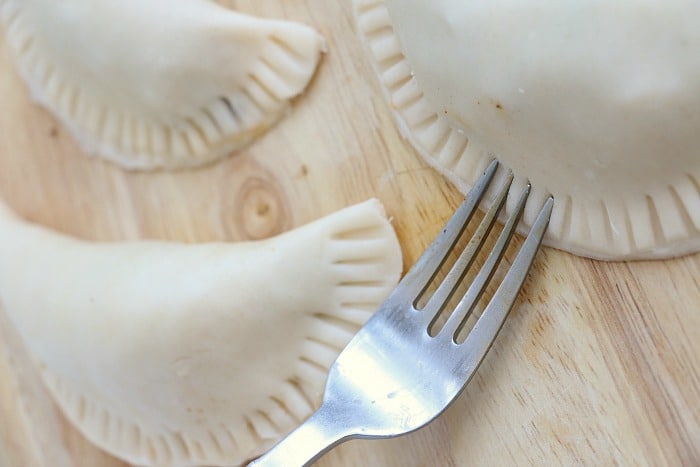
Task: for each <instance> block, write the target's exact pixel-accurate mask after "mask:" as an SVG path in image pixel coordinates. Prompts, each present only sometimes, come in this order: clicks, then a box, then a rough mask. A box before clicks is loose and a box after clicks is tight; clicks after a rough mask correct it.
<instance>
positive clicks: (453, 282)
mask: <svg viewBox="0 0 700 467" xmlns="http://www.w3.org/2000/svg"><path fill="white" fill-rule="evenodd" d="M512 183H513V173H512V172H509V173H508V177H507V179H506V181H505V183H503V186H502V187H501V191H500V192H499V193H498V195H497V196H496V199H495V200H494V201H493V203H492V204H491V206H490V207H489V209H488V211H487V212H486V214H485V215H484V218H483V219H482V220H481V222H480V223H479V226H478V227H477V229H476V231H475V232H474V234H473V235H472V238H471V239H470V240H469V243H468V244H467V246H466V247H464V250H463V251H462V252H461V253H460V255H459V257H458V258H457V260H456V261H455V263H454V265H453V266H452V268H451V269H450V271H449V272H448V273H447V276H446V277H445V278H444V279H443V281H442V282H441V283H440V285H439V286H438V288H437V290H435V292H434V293H433V295H432V296H431V297H430V300H429V301H428V303H427V304H426V305H425V307H424V308H423V310H422V311H423V313H424V317H423V319H424V320H425V321H426V326H432V325H433V323H434V322H435V321H436V320H437V319H438V317H439V316H440V312H441V311H442V310H443V309H444V307H445V305H446V304H447V302H448V301H449V300H450V298H451V297H452V295H454V293H455V291H456V290H457V287H458V286H459V284H460V283H461V281H462V278H463V277H464V275H465V274H466V272H467V269H469V268H470V267H471V265H472V263H473V262H474V259H475V258H476V254H477V252H478V251H479V250H480V249H481V247H482V246H483V244H484V242H485V241H486V238H487V237H488V235H489V232H490V231H491V229H492V228H493V226H494V225H495V224H496V220H497V219H498V213H499V212H500V211H501V209H502V208H503V206H504V204H505V201H506V197H507V196H508V190H510V186H511V184H512ZM428 323H429V324H428Z"/></svg>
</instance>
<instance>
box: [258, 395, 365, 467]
mask: <svg viewBox="0 0 700 467" xmlns="http://www.w3.org/2000/svg"><path fill="white" fill-rule="evenodd" d="M342 420H343V417H342V416H339V414H336V413H334V411H333V410H332V408H331V407H330V406H329V405H327V404H322V405H321V407H319V409H318V410H317V411H316V412H314V413H313V414H312V415H311V416H310V417H309V418H307V419H306V421H304V423H302V424H301V425H299V427H297V428H296V429H294V431H292V432H291V433H289V434H288V435H287V436H286V437H285V438H283V439H282V440H281V441H280V442H278V443H277V444H276V445H274V446H273V447H272V449H270V450H269V451H268V452H266V453H265V454H263V455H262V456H261V457H259V458H257V459H256V460H254V461H253V462H251V463H249V464H248V466H247V467H299V466H308V465H310V464H311V463H313V462H314V461H316V460H317V459H318V458H319V457H321V456H322V455H323V454H324V453H326V452H327V451H329V450H330V449H332V448H333V447H335V446H337V445H338V444H340V443H342V442H343V441H346V440H348V439H350V437H351V435H352V432H351V431H350V430H348V429H347V428H344V427H342V426H341V424H339V423H338V422H339V421H342Z"/></svg>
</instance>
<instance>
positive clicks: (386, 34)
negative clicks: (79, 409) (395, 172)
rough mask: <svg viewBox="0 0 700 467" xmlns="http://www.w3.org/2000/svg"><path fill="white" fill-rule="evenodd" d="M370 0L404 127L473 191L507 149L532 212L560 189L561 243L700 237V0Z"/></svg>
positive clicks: (557, 241) (681, 245)
mask: <svg viewBox="0 0 700 467" xmlns="http://www.w3.org/2000/svg"><path fill="white" fill-rule="evenodd" d="M355 3H356V11H357V17H358V18H357V19H358V28H359V30H360V33H361V36H362V37H363V38H364V40H365V42H366V43H367V45H368V49H369V51H370V54H371V56H372V58H373V60H374V63H375V65H376V69H377V71H378V74H379V76H380V80H381V83H382V86H383V88H384V90H385V92H386V97H387V99H388V101H389V102H390V105H391V108H392V110H393V111H394V112H395V115H396V117H397V121H398V122H399V126H400V129H401V131H402V133H403V134H404V135H405V136H406V137H407V138H408V139H409V140H410V141H411V143H412V144H413V145H414V146H415V148H416V149H417V150H418V152H419V153H420V154H421V155H422V156H423V157H424V158H425V159H426V161H428V163H429V164H431V165H432V166H434V167H435V168H436V169H437V170H439V171H440V172H441V173H443V174H445V175H446V176H447V177H448V178H449V179H450V180H451V181H452V182H453V183H455V184H456V185H457V186H458V187H459V188H460V189H461V190H462V191H464V192H466V191H467V190H468V189H469V187H470V186H471V185H472V184H473V182H474V181H475V180H476V178H477V176H478V175H479V174H480V173H481V171H482V170H483V169H484V168H485V167H486V165H487V164H488V162H489V161H490V160H492V159H493V158H498V159H499V160H500V161H501V162H503V163H504V164H505V165H506V166H508V167H509V168H511V169H512V170H513V171H514V173H515V175H516V183H515V189H513V190H511V193H513V195H511V196H510V197H509V200H508V206H509V208H510V209H512V207H513V205H514V204H515V201H516V199H515V197H516V195H517V193H519V192H520V190H519V189H518V188H520V186H523V185H524V184H525V183H527V181H530V182H531V183H532V186H533V193H532V195H531V199H530V201H529V203H528V209H527V212H526V214H525V220H524V224H526V225H530V224H531V222H532V221H533V220H534V218H535V215H536V213H537V211H538V210H539V208H540V206H541V204H542V202H543V201H544V199H545V198H546V197H547V196H548V195H549V194H553V195H554V198H555V208H554V213H553V216H552V221H551V224H550V226H549V233H548V236H547V238H546V243H547V244H549V245H551V246H555V247H558V248H562V249H565V250H568V251H570V252H573V253H575V254H579V255H584V256H589V257H593V258H601V259H632V258H661V257H670V256H676V255H682V254H686V253H690V252H694V251H698V250H700V28H698V23H697V18H698V17H700V3H698V2H695V1H690V0H673V1H668V2H656V1H652V2H640V1H630V0H627V1H623V2H619V1H618V2H608V1H603V0H586V1H580V0H568V1H557V2H552V1H545V0H529V1H527V2H523V1H515V0H492V1H483V0H482V1H479V0H433V1H422V0H400V1H399V0H355ZM518 185H519V186H518Z"/></svg>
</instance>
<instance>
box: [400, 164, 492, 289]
mask: <svg viewBox="0 0 700 467" xmlns="http://www.w3.org/2000/svg"><path fill="white" fill-rule="evenodd" d="M497 168H498V161H496V160H494V161H492V162H491V164H489V166H488V168H487V169H486V171H485V172H484V174H483V175H482V176H481V177H479V179H478V180H477V181H476V183H475V184H474V186H473V187H472V189H471V190H469V193H468V194H467V197H466V199H465V200H464V201H463V202H462V204H461V205H460V206H459V207H458V208H457V210H456V211H455V213H454V214H453V215H452V217H451V218H450V219H449V220H448V221H447V223H446V224H445V226H444V227H443V229H442V230H441V231H440V233H439V234H438V236H437V237H436V238H435V240H433V242H432V243H431V244H430V245H429V246H428V247H427V248H426V250H425V251H424V252H423V254H422V255H421V256H420V258H418V260H417V261H416V262H415V263H414V265H413V266H412V267H411V269H409V271H408V272H407V273H406V274H405V276H404V278H403V279H402V280H401V282H399V285H398V286H397V287H396V289H395V290H394V294H401V295H405V296H408V297H410V300H411V302H413V301H415V299H416V298H417V297H418V296H419V295H420V294H421V293H422V292H423V291H424V290H425V288H426V287H427V285H428V284H429V283H430V281H431V280H432V279H433V277H435V274H436V273H437V271H438V270H439V269H440V266H442V264H443V263H444V261H445V259H446V258H447V255H448V254H449V253H450V251H451V250H452V248H453V247H454V244H455V243H456V242H457V239H458V238H459V237H460V236H461V234H462V232H463V231H464V228H465V226H466V224H467V222H469V219H471V217H472V215H473V214H474V212H475V211H476V207H477V206H478V204H479V201H480V200H481V198H482V197H483V195H484V193H486V190H487V189H488V186H489V184H490V183H491V180H492V179H493V176H494V174H495V173H496V169H497Z"/></svg>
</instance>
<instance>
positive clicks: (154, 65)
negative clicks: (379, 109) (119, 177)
mask: <svg viewBox="0 0 700 467" xmlns="http://www.w3.org/2000/svg"><path fill="white" fill-rule="evenodd" d="M0 23H4V26H5V32H6V34H7V39H8V42H9V44H10V46H11V48H12V51H13V54H14V59H15V63H16V65H17V66H18V67H19V70H20V72H21V74H22V76H23V77H24V79H25V81H26V82H27V84H28V86H29V88H30V90H31V92H32V95H33V97H34V99H36V100H37V101H38V102H39V103H41V104H42V105H44V106H46V107H47V108H48V109H49V110H51V112H52V113H53V114H54V115H55V116H56V117H58V119H59V120H61V122H62V123H64V124H65V125H66V126H67V127H68V128H69V129H70V130H71V132H72V133H73V135H74V136H75V137H76V138H77V139H78V140H79V142H80V143H81V145H82V147H83V149H84V150H86V151H87V152H89V153H92V154H98V155H100V156H102V157H105V158H107V159H109V160H111V161H113V162H115V163H117V164H119V165H120V166H123V167H127V168H132V169H154V168H178V167H190V166H197V165H202V164H204V163H207V162H210V161H212V160H215V159H218V158H221V157H223V156H225V155H227V154H229V153H230V152H232V151H235V150H238V149H240V148H241V147H242V146H244V145H246V144H248V143H249V142H251V141H252V140H254V139H255V138H257V137H259V136H260V135H262V134H263V133H265V131H266V130H267V129H268V128H269V127H270V126H272V125H273V124H274V123H276V122H277V121H278V120H279V119H280V118H282V117H283V115H284V114H285V112H286V111H287V110H288V109H289V106H290V103H289V100H290V99H292V98H293V97H295V96H298V95H299V94H301V93H302V92H303V90H304V89H305V88H306V86H307V85H308V83H309V81H310V80H311V78H312V76H313V74H314V72H315V70H316V67H317V65H318V62H319V60H320V56H321V52H322V49H323V48H324V47H325V46H324V41H323V39H322V37H321V36H320V35H319V34H318V33H317V32H316V31H315V30H313V29H312V28H311V27H309V26H306V25H303V24H300V23H296V22H293V21H284V20H274V19H263V18H258V17H255V16H251V15H247V14H242V13H238V12H236V11H234V10H231V9H227V8H224V7H223V6H221V5H219V4H217V3H216V2H213V1H210V0H175V1H172V0H144V1H139V2H122V1H115V0H65V1H60V2H56V1H52V0H0Z"/></svg>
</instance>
